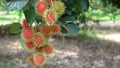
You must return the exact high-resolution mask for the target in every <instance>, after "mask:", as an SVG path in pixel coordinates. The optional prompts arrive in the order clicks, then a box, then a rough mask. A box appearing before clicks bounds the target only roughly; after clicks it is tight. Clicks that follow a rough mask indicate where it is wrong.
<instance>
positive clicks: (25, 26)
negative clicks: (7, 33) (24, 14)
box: [22, 19, 29, 28]
mask: <svg viewBox="0 0 120 68" xmlns="http://www.w3.org/2000/svg"><path fill="white" fill-rule="evenodd" d="M22 25H23V28H29V24H28V22H27V20H26V19H23V21H22Z"/></svg>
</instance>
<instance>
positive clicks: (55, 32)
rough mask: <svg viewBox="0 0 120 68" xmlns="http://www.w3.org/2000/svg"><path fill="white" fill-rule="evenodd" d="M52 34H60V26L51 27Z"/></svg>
mask: <svg viewBox="0 0 120 68" xmlns="http://www.w3.org/2000/svg"><path fill="white" fill-rule="evenodd" d="M52 32H53V34H57V33H59V32H60V26H59V25H53V26H52Z"/></svg>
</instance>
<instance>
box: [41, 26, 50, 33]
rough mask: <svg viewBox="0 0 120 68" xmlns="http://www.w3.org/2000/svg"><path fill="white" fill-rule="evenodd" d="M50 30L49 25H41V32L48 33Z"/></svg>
mask: <svg viewBox="0 0 120 68" xmlns="http://www.w3.org/2000/svg"><path fill="white" fill-rule="evenodd" d="M50 30H51V28H50V26H49V25H47V24H45V25H44V26H43V33H49V32H50Z"/></svg>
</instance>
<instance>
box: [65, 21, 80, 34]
mask: <svg viewBox="0 0 120 68" xmlns="http://www.w3.org/2000/svg"><path fill="white" fill-rule="evenodd" d="M65 29H66V30H67V31H68V32H69V33H70V34H71V35H72V36H76V35H77V33H78V31H79V26H78V25H76V24H74V23H72V22H70V23H67V24H66V25H65Z"/></svg>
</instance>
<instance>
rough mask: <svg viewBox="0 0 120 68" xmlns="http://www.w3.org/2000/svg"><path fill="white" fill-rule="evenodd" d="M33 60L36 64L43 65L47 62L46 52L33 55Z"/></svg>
mask: <svg viewBox="0 0 120 68" xmlns="http://www.w3.org/2000/svg"><path fill="white" fill-rule="evenodd" d="M33 61H34V63H35V64H36V66H41V65H43V64H44V63H45V61H46V58H45V56H44V54H41V53H36V54H34V55H33Z"/></svg>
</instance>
